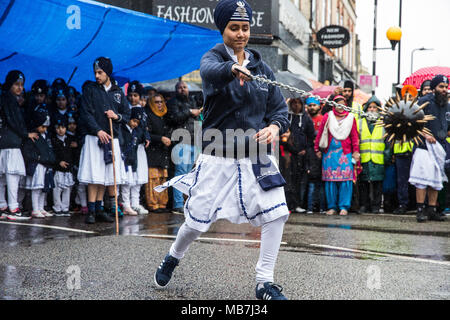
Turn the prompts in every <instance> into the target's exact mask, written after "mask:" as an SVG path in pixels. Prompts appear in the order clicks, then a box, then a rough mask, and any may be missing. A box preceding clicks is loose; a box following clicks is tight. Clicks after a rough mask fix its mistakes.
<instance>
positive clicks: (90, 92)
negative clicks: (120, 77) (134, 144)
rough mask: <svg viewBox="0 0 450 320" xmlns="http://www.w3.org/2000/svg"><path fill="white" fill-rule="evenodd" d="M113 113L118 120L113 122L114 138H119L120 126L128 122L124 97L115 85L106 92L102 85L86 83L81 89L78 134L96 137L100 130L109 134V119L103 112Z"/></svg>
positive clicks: (128, 112)
mask: <svg viewBox="0 0 450 320" xmlns="http://www.w3.org/2000/svg"><path fill="white" fill-rule="evenodd" d="M107 110H112V111H114V112H115V113H116V114H117V115H118V116H119V118H118V119H117V120H113V121H112V122H113V131H114V138H119V139H120V138H121V137H120V133H121V130H120V124H121V123H123V124H126V123H128V121H129V120H130V113H131V111H130V107H129V106H128V101H127V100H126V98H125V95H124V94H123V92H122V89H120V88H119V87H118V86H116V85H115V84H112V87H111V89H110V90H109V91H108V92H106V90H105V88H104V87H103V86H102V85H99V84H97V83H96V82H88V83H87V84H86V85H85V86H84V87H83V95H82V97H81V107H80V121H79V125H80V133H81V134H82V135H86V134H88V135H92V136H97V133H98V132H99V131H100V130H103V131H105V132H106V133H108V134H111V133H110V128H109V119H108V118H107V117H106V115H105V111H107Z"/></svg>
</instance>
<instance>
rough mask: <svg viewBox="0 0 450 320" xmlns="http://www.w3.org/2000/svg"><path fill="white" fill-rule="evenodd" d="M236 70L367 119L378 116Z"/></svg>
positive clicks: (254, 78)
mask: <svg viewBox="0 0 450 320" xmlns="http://www.w3.org/2000/svg"><path fill="white" fill-rule="evenodd" d="M236 70H238V71H239V72H241V73H243V74H245V75H246V76H247V77H249V78H250V79H252V80H256V81H259V82H264V83H267V84H270V85H272V86H276V87H279V88H282V89H285V90H288V91H290V92H296V93H299V94H300V95H301V96H302V98H305V97H306V98H308V97H313V98H316V99H318V100H319V101H320V102H322V103H328V104H331V105H332V106H333V107H341V108H343V109H344V110H345V111H348V112H352V113H357V114H358V115H359V116H362V117H366V118H367V119H369V120H377V119H378V118H379V117H377V116H374V115H372V114H370V113H367V112H364V111H362V110H354V109H352V108H351V107H348V106H346V105H343V104H340V103H336V102H334V101H331V100H328V99H326V98H322V97H320V96H317V95H313V94H312V93H311V92H308V91H305V90H301V89H298V88H295V87H292V86H289V85H287V84H284V83H281V82H278V81H273V80H270V79H267V78H264V77H261V76H255V75H252V74H247V73H245V72H242V71H241V70H239V69H236Z"/></svg>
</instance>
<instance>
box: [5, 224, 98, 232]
mask: <svg viewBox="0 0 450 320" xmlns="http://www.w3.org/2000/svg"><path fill="white" fill-rule="evenodd" d="M0 223H3V224H9V225H11V224H14V225H20V226H28V227H39V228H47V229H56V230H63V231H72V232H78V233H90V234H92V233H95V232H94V231H87V230H81V229H72V228H65V227H58V226H48V225H45V224H37V223H22V222H14V221H0Z"/></svg>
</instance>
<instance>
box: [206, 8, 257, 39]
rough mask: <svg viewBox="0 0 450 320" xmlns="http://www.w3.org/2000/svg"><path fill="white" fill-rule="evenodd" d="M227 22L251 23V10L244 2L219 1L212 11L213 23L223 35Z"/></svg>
mask: <svg viewBox="0 0 450 320" xmlns="http://www.w3.org/2000/svg"><path fill="white" fill-rule="evenodd" d="M229 21H248V22H250V23H251V21H252V8H251V7H250V5H249V4H248V3H247V1H245V0H220V2H219V3H218V4H217V6H216V9H215V11H214V23H215V24H216V26H217V28H218V29H219V31H220V33H221V34H223V31H224V30H225V27H226V26H227V24H228V22H229Z"/></svg>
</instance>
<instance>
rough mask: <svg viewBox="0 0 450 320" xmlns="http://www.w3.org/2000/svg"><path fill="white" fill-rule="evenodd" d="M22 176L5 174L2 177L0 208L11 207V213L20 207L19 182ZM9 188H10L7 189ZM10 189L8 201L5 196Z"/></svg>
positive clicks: (0, 182) (0, 178)
mask: <svg viewBox="0 0 450 320" xmlns="http://www.w3.org/2000/svg"><path fill="white" fill-rule="evenodd" d="M20 178H21V176H19V175H16V174H4V175H1V176H0V207H1V208H5V207H9V209H10V210H11V211H14V210H16V209H17V208H18V207H19V202H18V200H17V198H18V193H19V182H20ZM6 186H8V188H6ZM6 189H8V200H6V197H5V194H6Z"/></svg>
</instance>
